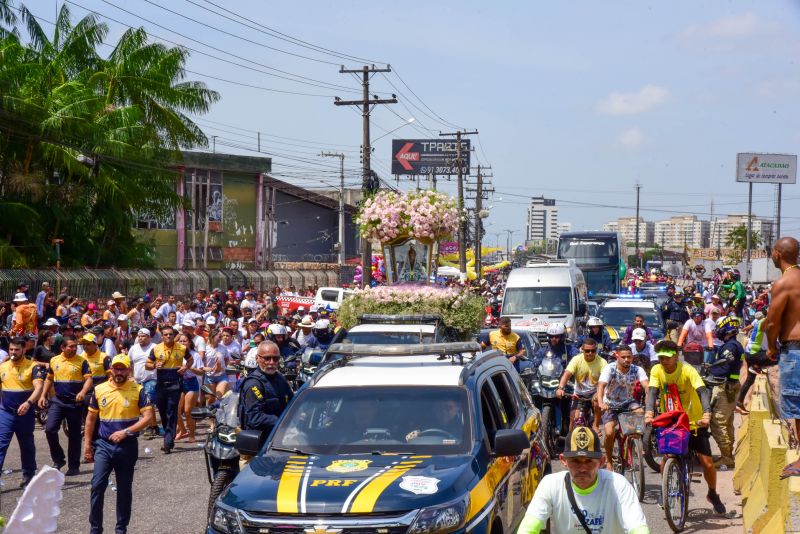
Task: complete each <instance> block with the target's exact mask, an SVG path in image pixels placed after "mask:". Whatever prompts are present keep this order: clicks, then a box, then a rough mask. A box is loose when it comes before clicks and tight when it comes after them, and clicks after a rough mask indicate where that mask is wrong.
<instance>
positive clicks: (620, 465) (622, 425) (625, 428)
mask: <svg viewBox="0 0 800 534" xmlns="http://www.w3.org/2000/svg"><path fill="white" fill-rule="evenodd" d="M613 411H614V413H616V414H617V424H616V426H615V428H614V432H615V440H614V452H613V455H612V458H611V463H612V465H613V466H614V471H616V472H617V473H619V474H620V475H623V476H625V478H626V479H628V482H630V483H631V485H632V486H633V489H634V490H635V491H636V497H637V498H638V499H639V502H644V458H643V457H644V453H643V450H642V433H643V432H644V413H642V412H635V411H631V410H624V409H623V410H613Z"/></svg>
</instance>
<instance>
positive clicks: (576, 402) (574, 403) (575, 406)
mask: <svg viewBox="0 0 800 534" xmlns="http://www.w3.org/2000/svg"><path fill="white" fill-rule="evenodd" d="M586 402H591V403H592V406H594V402H592V401H586ZM583 403H584V401H583V400H582V399H577V398H575V397H572V400H571V401H570V403H569V411H570V412H572V411H574V410H580V408H581V404H583Z"/></svg>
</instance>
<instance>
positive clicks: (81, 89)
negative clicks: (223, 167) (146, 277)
mask: <svg viewBox="0 0 800 534" xmlns="http://www.w3.org/2000/svg"><path fill="white" fill-rule="evenodd" d="M23 34H24V35H26V36H27V37H26V38H25V39H24V40H23V38H22V37H21V35H23ZM107 34H108V26H107V25H106V24H104V23H101V22H99V21H98V20H97V19H96V18H95V17H94V16H93V15H88V16H86V17H84V18H83V19H81V20H79V21H78V22H77V23H75V24H74V25H73V23H72V18H71V16H70V12H69V9H68V8H67V6H66V4H64V5H62V7H61V9H60V11H59V14H58V18H57V20H56V24H55V27H54V29H53V30H52V34H48V33H47V32H45V31H44V29H43V28H42V26H41V25H40V24H39V21H37V20H36V18H35V17H34V16H33V15H32V14H31V13H30V12H29V11H28V10H27V8H25V6H24V5H22V6H20V7H18V8H17V7H15V6H13V5H11V3H10V2H9V0H0V267H7V266H45V265H51V264H53V263H54V257H53V248H52V245H51V240H52V239H54V238H61V239H63V240H64V244H63V245H62V247H61V254H62V264H63V265H65V266H83V265H89V266H99V265H113V266H119V267H145V266H150V265H152V264H153V256H152V255H153V251H152V247H149V246H148V244H147V243H145V242H143V241H141V240H139V239H137V236H136V234H135V233H134V232H133V231H132V228H133V224H134V222H135V220H136V217H137V213H138V214H147V215H148V216H153V217H163V216H170V215H171V214H172V213H174V210H175V209H176V208H179V207H185V199H183V198H182V197H180V196H178V195H177V194H176V193H175V187H174V182H175V178H176V174H175V170H174V169H175V166H176V163H178V162H179V161H180V150H181V149H188V148H194V147H202V146H207V139H206V137H205V135H204V134H203V133H202V131H201V130H200V129H199V128H198V127H197V125H195V124H194V123H193V122H192V121H191V120H190V119H189V118H188V117H187V115H186V114H187V113H203V112H206V111H208V109H209V108H210V106H211V104H213V103H214V102H216V101H217V100H219V94H218V93H216V92H214V91H212V90H209V89H208V88H206V87H205V85H204V84H202V83H199V82H192V81H185V80H184V78H185V75H186V73H185V64H186V61H187V59H188V52H187V51H186V50H184V49H182V48H178V47H175V48H169V47H166V46H164V45H162V44H160V43H152V42H149V41H148V37H147V34H146V33H145V31H144V30H143V29H141V28H138V29H130V30H128V31H126V32H125V33H124V34H123V35H122V36H121V37H120V38H119V40H118V41H117V42H116V44H115V45H113V47H112V50H111V52H110V53H109V54H107V55H106V56H102V55H101V54H100V53H99V52H98V50H99V49H100V47H101V46H104V45H103V43H104V39H105V38H106V36H107Z"/></svg>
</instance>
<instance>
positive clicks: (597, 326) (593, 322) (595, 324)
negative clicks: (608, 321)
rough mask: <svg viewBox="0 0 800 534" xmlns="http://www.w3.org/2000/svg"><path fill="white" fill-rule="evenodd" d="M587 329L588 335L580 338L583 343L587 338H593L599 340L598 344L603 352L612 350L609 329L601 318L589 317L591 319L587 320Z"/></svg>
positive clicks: (603, 355)
mask: <svg viewBox="0 0 800 534" xmlns="http://www.w3.org/2000/svg"><path fill="white" fill-rule="evenodd" d="M586 331H587V332H586V335H585V336H583V337H582V338H581V340H580V342H581V345H583V341H584V340H585V339H587V338H592V339H594V340H595V341H596V342H597V346H598V347H599V349H600V350H601V351H602V352H604V353H610V352H611V350H612V348H613V343H612V341H611V336H609V335H608V330H606V328H605V325H604V324H603V320H602V319H601V318H599V317H589V320H588V321H586ZM601 356H602V357H603V358H605V354H601Z"/></svg>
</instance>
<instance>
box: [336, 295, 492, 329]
mask: <svg viewBox="0 0 800 534" xmlns="http://www.w3.org/2000/svg"><path fill="white" fill-rule="evenodd" d="M484 307H485V302H484V300H483V299H482V298H481V297H479V296H477V295H474V294H472V293H470V292H469V291H466V290H462V289H460V288H440V287H436V286H421V285H399V286H378V287H373V288H369V289H363V290H360V291H357V292H356V294H355V295H353V296H351V297H349V298H347V299H345V301H344V302H343V303H342V306H341V307H340V308H339V310H338V312H337V313H336V317H337V319H338V321H339V323H340V324H341V325H342V326H344V327H345V328H351V327H353V326H355V325H357V324H358V317H359V316H360V315H363V314H365V313H377V314H385V315H409V314H411V315H418V314H435V315H441V316H442V319H443V322H444V324H445V326H448V327H451V328H453V329H454V330H456V331H457V332H458V333H459V334H460V335H461V336H462V337H464V338H465V339H466V338H467V337H468V336H469V335H470V334H472V333H474V332H475V331H476V330H477V329H478V328H480V325H481V321H482V320H483V318H484V316H485V315H486V310H485V308H484Z"/></svg>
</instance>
